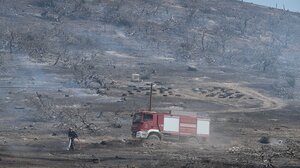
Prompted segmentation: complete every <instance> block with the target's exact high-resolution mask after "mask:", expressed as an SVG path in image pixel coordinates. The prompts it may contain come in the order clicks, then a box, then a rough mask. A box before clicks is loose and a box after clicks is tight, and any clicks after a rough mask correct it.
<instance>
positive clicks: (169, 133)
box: [131, 111, 210, 141]
mask: <svg viewBox="0 0 300 168" xmlns="http://www.w3.org/2000/svg"><path fill="white" fill-rule="evenodd" d="M209 130H210V120H209V118H208V117H207V116H199V115H181V114H179V115H178V114H171V113H160V112H154V111H140V112H137V113H135V114H134V115H133V120H132V127H131V132H132V136H133V137H136V138H143V139H156V140H161V139H164V138H165V137H177V138H178V139H180V140H181V139H190V138H194V139H197V141H199V140H207V138H208V136H209Z"/></svg>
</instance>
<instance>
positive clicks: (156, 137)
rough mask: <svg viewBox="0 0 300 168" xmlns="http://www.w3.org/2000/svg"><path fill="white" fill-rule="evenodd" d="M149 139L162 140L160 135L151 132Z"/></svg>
mask: <svg viewBox="0 0 300 168" xmlns="http://www.w3.org/2000/svg"><path fill="white" fill-rule="evenodd" d="M147 139H149V140H151V141H160V137H159V135H157V134H150V135H149V136H148V138H147Z"/></svg>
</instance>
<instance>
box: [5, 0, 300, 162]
mask: <svg viewBox="0 0 300 168" xmlns="http://www.w3.org/2000/svg"><path fill="white" fill-rule="evenodd" d="M0 30H1V31H0V75H2V77H3V78H4V80H9V79H10V78H9V77H7V76H6V75H7V69H9V68H10V67H9V68H7V67H6V64H7V62H9V60H14V57H12V56H13V55H28V56H29V58H30V61H32V62H34V63H39V64H45V65H47V66H49V67H51V68H52V69H51V68H49V69H51V70H52V71H60V70H61V72H64V73H66V74H67V73H71V74H72V77H73V78H74V80H73V81H72V83H71V84H72V85H76V87H78V88H88V89H90V90H91V91H92V92H91V93H94V94H95V95H97V96H99V97H100V98H101V100H102V98H103V100H106V99H109V100H107V101H108V102H109V101H111V100H110V98H112V97H113V98H115V99H117V100H116V102H114V103H115V104H113V103H111V102H109V103H107V104H105V103H99V102H98V101H99V99H96V100H93V101H94V103H90V102H89V101H90V99H88V98H85V97H84V98H81V99H80V100H77V99H76V98H74V97H72V95H70V94H71V91H70V92H69V91H68V89H70V88H63V89H61V88H57V89H56V88H55V89H56V90H55V93H53V90H52V92H51V93H50V92H46V91H44V92H43V90H42V91H34V92H33V94H31V95H29V93H27V92H26V89H28V88H26V89H24V90H25V91H24V90H23V91H19V90H18V91H15V90H13V91H14V92H15V93H14V92H11V91H10V92H9V93H8V94H9V96H11V95H12V94H19V93H20V94H24V95H25V94H26V96H24V97H26V101H22V102H23V103H24V104H27V105H28V106H31V107H32V109H34V110H36V111H38V112H39V115H38V116H37V117H39V118H38V119H37V120H41V121H45V122H53V123H55V124H53V125H52V128H53V129H60V130H62V129H66V128H68V127H70V126H71V127H73V128H75V129H76V130H78V131H79V133H80V134H81V135H89V136H109V135H111V134H113V136H118V135H119V132H122V134H123V133H124V132H123V130H127V131H128V130H129V126H128V125H129V124H130V120H127V121H126V122H127V123H126V122H124V121H123V120H125V119H124V118H126V117H127V118H126V119H128V118H129V117H128V116H129V113H132V111H134V110H136V109H137V108H140V107H145V106H148V104H147V103H148V102H146V101H139V100H135V99H134V97H137V98H136V99H142V98H144V97H148V96H149V94H150V91H149V90H150V89H149V85H146V84H145V85H142V84H140V85H139V83H138V84H137V83H135V84H137V85H133V86H130V85H129V84H127V83H126V82H128V81H129V80H130V78H131V76H130V75H131V74H134V73H137V72H138V73H139V75H141V76H140V77H141V80H143V81H146V82H154V83H155V84H156V85H157V88H155V89H156V90H154V91H153V95H154V96H156V98H157V100H156V101H157V102H156V103H157V104H159V103H161V102H163V101H165V100H167V98H169V99H170V100H172V101H173V102H171V103H169V104H171V105H170V106H172V107H174V108H175V109H176V108H178V109H181V108H182V109H185V108H187V107H189V104H188V102H187V100H185V99H181V98H182V97H184V96H183V95H182V93H179V92H176V91H177V88H175V89H173V88H172V87H173V86H172V87H171V86H168V85H167V84H166V83H167V82H166V81H164V80H165V79H170V78H172V79H173V78H174V79H173V81H172V80H170V81H171V82H170V81H168V82H169V83H168V84H170V83H171V84H172V82H174V81H175V80H176V81H178V82H186V83H189V82H190V80H187V81H185V80H186V79H187V78H189V77H191V78H193V79H194V77H195V78H198V77H199V78H200V77H201V79H202V77H203V80H199V81H200V82H202V81H205V80H209V79H211V80H212V81H213V80H215V81H214V82H216V83H218V82H220V81H222V82H224V81H226V82H228V81H230V82H233V83H234V82H236V83H239V82H244V83H247V86H249V87H252V88H255V89H257V90H259V91H261V92H262V93H267V94H268V95H270V96H274V97H276V98H281V99H282V100H284V101H285V102H288V103H293V102H294V101H295V102H297V101H298V100H299V94H298V93H299V89H300V88H299V75H300V74H299V65H300V63H299V62H300V61H299V58H298V55H299V52H300V50H299V46H300V31H299V30H300V14H299V13H294V12H290V11H287V10H279V9H274V8H267V7H259V6H255V5H253V4H249V3H245V2H242V1H238V0H174V1H169V0H130V1H126V0H23V1H18V0H0ZM15 60H17V61H22V59H20V60H19V59H15ZM9 66H11V65H9ZM11 69H12V68H11ZM49 71H50V70H49ZM30 73H34V72H30ZM14 75H15V74H14ZM207 76H208V77H207ZM17 77H18V76H17V75H16V76H13V77H11V78H13V79H14V78H17ZM160 77H161V78H160ZM176 77H178V78H176ZM181 77H186V78H181ZM204 77H207V78H204ZM32 78H33V77H32ZM124 81H126V82H124ZM31 82H32V83H34V82H35V81H34V79H31ZM200 82H199V83H200ZM8 84H9V85H11V83H8ZM143 84H144V83H143ZM70 90H71V89H70ZM189 91H191V92H193V93H194V94H197V96H198V97H201V98H202V99H203V100H205V103H208V102H207V100H211V101H219V102H221V104H222V102H226V101H227V102H228V101H230V102H231V103H232V104H234V103H236V104H237V106H242V105H241V103H242V102H244V101H245V102H246V101H248V104H247V103H244V106H246V105H247V106H249V107H257V108H260V107H261V106H260V105H261V104H263V103H264V102H262V101H260V100H261V99H256V98H255V97H253V95H247V94H244V93H242V92H240V91H239V90H235V89H234V88H230V87H228V88H227V87H216V86H210V85H209V86H207V87H200V86H197V87H193V89H192V88H189ZM21 92H22V93H21ZM28 92H29V91H28ZM57 95H59V96H57ZM254 95H255V94H254ZM9 96H7V97H6V98H3V100H4V99H5V101H3V102H9V101H10V98H9ZM51 96H53V97H51ZM55 96H56V97H55ZM110 96H111V97H110ZM143 96H144V97H143ZM116 97H117V98H116ZM83 99H84V100H83ZM85 99H86V100H85ZM115 99H114V101H115ZM27 100H28V101H27ZM77 101H78V102H77ZM80 101H82V102H80ZM158 101H161V102H158ZM193 101H194V100H191V102H193ZM251 101H252V103H253V102H254V103H253V104H251ZM95 102H96V103H95ZM127 102H130V103H131V104H129V103H128V104H126V103H127ZM141 102H142V103H141ZM145 102H146V103H145ZM178 102H179V103H178ZM194 102H195V101H194ZM249 102H250V103H249ZM270 102H271V103H270V104H271V105H270V107H273V104H272V101H270ZM76 103H77V104H76ZM98 103H99V104H98ZM255 103H256V104H255ZM74 104H75V105H74ZM195 104H197V102H196V103H195ZM224 104H225V103H224ZM236 104H234V105H236ZM245 104H246V105H245ZM257 104H258V105H257ZM5 105H6V104H4V106H5ZM197 105H198V104H197ZM197 105H195V107H193V108H196V109H198V106H197ZM227 105H228V104H227ZM263 105H264V104H263ZM158 106H159V105H158ZM161 106H163V105H161ZM228 106H229V105H228ZM5 107H6V106H5ZM7 108H8V107H7ZM191 108H192V107H191ZM18 109H24V108H23V107H21V108H20V107H15V110H18ZM25 109H26V108H25ZM99 109H101V110H99ZM102 109H104V110H103V111H102ZM26 110H27V109H26ZM264 110H265V109H264ZM293 110H294V111H295V109H292V110H291V108H288V109H285V110H284V113H285V112H286V113H288V114H290V113H292V112H291V111H293ZM0 111H1V109H0ZM124 111H125V112H128V111H130V112H128V113H126V114H125V113H124ZM121 112H123V113H121ZM243 112H244V111H243ZM229 115H232V116H234V117H236V118H234V117H233V118H229V119H228V118H226V117H225V119H223V120H222V119H219V118H218V117H219V116H217V117H216V118H217V119H215V118H214V119H212V123H213V124H216V125H217V126H215V125H214V127H213V128H212V130H217V131H216V132H218V129H220V130H222V131H224V130H225V129H226V128H227V129H228V130H229V131H228V132H229V133H228V134H227V136H232V135H237V134H238V135H237V137H238V138H241V139H242V136H246V135H247V136H252V135H253V134H252V133H253V132H255V133H257V134H255V135H254V136H253V137H251V138H252V139H251V138H250V139H251V140H253V139H257V141H255V142H251V143H249V144H250V145H253V144H255V145H257V144H259V145H257V146H254V147H253V148H251V149H250V148H248V147H246V145H244V146H243V145H241V146H234V147H231V148H230V150H229V151H225V152H224V150H225V149H222V150H223V151H222V152H220V151H218V150H216V151H214V152H215V153H213V154H211V153H212V152H211V151H209V150H215V149H217V148H218V147H214V146H213V145H212V147H211V148H209V149H208V150H207V151H208V152H207V151H205V152H207V153H204V154H205V155H206V154H207V158H206V156H205V157H202V156H201V157H200V156H199V157H198V156H197V155H198V154H199V153H197V152H195V153H193V152H192V153H190V155H187V156H184V155H180V154H178V153H176V152H178V151H175V152H174V149H173V146H172V145H170V144H168V145H169V146H168V145H166V147H167V148H168V147H169V148H170V151H172V150H173V153H172V152H170V153H172V154H171V155H169V152H165V153H163V152H161V151H160V150H161V149H159V148H160V146H159V145H158V147H157V146H155V145H154V146H153V145H152V146H151V148H147V151H146V154H145V153H143V152H140V153H139V152H137V155H140V154H141V155H142V154H143V156H141V158H138V159H140V160H142V161H141V162H142V163H143V164H144V163H145V164H146V165H145V167H147V166H148V167H160V166H161V167H167V166H170V165H174V166H179V165H180V166H181V167H199V166H203V167H266V168H269V167H276V165H283V164H284V163H287V162H288V161H289V160H292V161H293V162H295V164H297V162H298V163H299V159H300V158H299V151H300V149H299V141H297V140H296V138H297V137H298V135H297V136H295V135H292V133H294V132H293V131H295V130H296V129H298V128H297V124H295V123H296V122H295V121H294V120H292V119H291V120H292V122H291V124H295V125H296V126H295V125H293V126H290V125H289V128H288V127H286V128H285V126H284V124H286V123H285V122H287V121H289V120H287V119H286V118H284V116H285V114H284V115H283V114H281V113H276V115H275V116H277V117H278V116H279V117H282V118H283V119H282V120H281V118H280V119H276V118H273V116H272V115H270V114H269V112H268V111H267V112H265V111H263V113H261V114H259V117H253V116H252V118H251V119H249V118H250V117H249V116H247V115H246V114H244V113H243V114H234V115H233V114H229ZM269 115H270V116H269ZM293 115H294V116H295V118H294V119H297V117H298V115H297V114H294V113H293ZM124 116H125V117H124ZM243 117H245V118H243ZM247 117H248V118H247ZM241 118H242V119H241ZM291 118H293V116H292V117H291ZM298 118H299V117H298ZM218 119H219V120H218ZM269 119H270V120H269ZM265 120H268V122H266V121H265ZM122 121H123V122H122ZM258 121H260V123H259V122H258ZM223 122H225V123H226V122H228V123H229V122H230V124H232V125H230V124H229V125H230V126H232V127H234V128H231V127H230V128H228V127H229V126H228V127H226V125H225V124H224V123H223ZM265 122H266V123H265ZM228 123H226V124H228ZM244 123H245V124H249V125H250V126H248V127H247V128H239V126H241V125H242V127H243V126H244V125H243V124H244ZM261 123H264V124H266V126H265V125H262V126H261V127H259V128H258V129H257V128H256V126H257V125H260V124H261ZM270 123H271V124H270ZM51 124H52V123H51ZM123 124H124V125H125V126H124V125H123ZM126 124H127V125H126ZM218 124H219V125H218ZM222 124H224V125H225V126H224V125H222ZM251 124H252V125H251ZM126 126H127V127H128V129H127V127H126ZM223 126H224V128H223ZM124 127H125V128H124ZM220 127H222V128H220ZM244 127H245V126H244ZM250 127H251V128H250ZM252 127H253V128H252ZM274 127H275V128H277V129H275V128H274ZM26 129H27V128H26ZM243 129H244V130H246V131H248V132H246V131H245V132H242V131H241V130H243ZM249 129H250V130H251V131H249ZM274 129H275V131H274ZM288 129H289V131H290V132H288V133H286V132H284V131H285V130H288ZM115 130H121V131H119V132H117V131H115ZM22 131H23V130H22ZM114 131H115V132H114ZM226 131H227V130H226ZM276 131H277V132H279V133H281V134H284V135H282V136H281V137H280V136H279V137H278V141H277V139H276V143H275V145H274V141H272V140H273V139H271V138H269V136H265V133H266V132H267V133H270V134H271V133H274V132H276ZM280 131H281V132H280ZM58 132H59V131H58ZM224 132H225V131H224ZM277 132H276V133H277ZM279 133H278V134H279ZM285 133H286V134H285ZM124 134H125V133H124ZM248 134H249V135H248ZM274 134H275V133H274ZM54 135H55V136H57V135H59V133H56V132H55V133H53V136H54ZM257 136H262V137H257ZM276 136H278V135H276ZM233 137H234V136H233ZM245 139H246V138H245ZM36 141H37V140H36ZM245 141H247V140H245ZM117 142H118V143H120V144H121V145H120V146H122V148H124V150H125V151H126V150H128V151H129V152H132V151H131V149H127V148H126V145H129V146H130V145H131V146H130V147H132V146H133V145H132V144H130V143H140V142H131V141H125V140H124V139H123V137H122V138H119V140H118V141H117ZM5 143H6V141H5ZM106 143H107V142H106V141H102V142H101V143H94V144H92V145H95V146H97V147H100V148H101V149H107V146H108V145H107V144H106ZM249 144H248V145H249ZM138 145H141V144H138ZM164 145H165V144H164ZM170 146H171V147H170ZM135 147H136V146H135ZM138 147H140V146H138ZM138 147H136V148H138ZM206 147H207V146H205V147H204V148H203V149H204V150H206ZM125 148H126V149H125ZM171 148H172V149H171ZM175 148H176V147H175ZM207 148H208V147H207ZM143 149H144V148H143ZM176 149H178V148H176ZM181 149H182V150H185V149H183V147H182V148H180V150H181ZM118 150H119V149H118ZM89 152H90V151H89ZM93 152H94V151H92V152H91V153H93ZM110 152H111V151H110ZM113 152H115V151H113ZM159 152H161V153H159ZM189 152H190V151H189ZM223 152H224V153H223ZM157 153H159V154H161V155H163V156H160V155H156V154H157ZM187 153H188V152H187ZM135 154H136V153H135ZM227 154H230V156H228V158H226V159H227V160H226V159H224V158H222V157H221V158H217V159H216V158H215V157H216V156H218V157H219V156H224V155H227ZM49 155H50V154H49ZM51 155H52V154H51ZM145 155H147V156H145ZM148 155H150V156H151V159H150V160H151V161H155V162H152V163H151V164H147V159H148V158H147V157H148ZM166 155H168V156H169V157H167V158H164V157H166ZM0 156H1V157H2V155H0ZM127 156H128V155H127ZM93 158H94V155H93ZM129 158H130V157H128V158H126V157H124V158H123V157H120V156H118V155H116V156H114V157H111V156H109V157H106V158H105V157H103V158H102V160H101V159H100V162H101V161H103V162H105V161H107V160H112V162H113V161H115V160H118V161H120V162H121V161H122V160H127V161H128V160H129V161H130V162H131V161H132V160H131V159H129ZM22 159H23V158H22ZM75 159H76V158H75ZM143 159H144V160H143ZM160 159H162V160H164V159H165V160H166V162H159V160H160ZM277 159H278V160H277ZM280 159H281V160H280ZM224 160H225V161H224ZM228 160H230V161H228ZM68 161H72V160H68ZM95 161H96V162H97V163H98V162H99V160H98V159H97V158H96V160H95ZM149 162H150V161H149ZM291 164H293V165H294V163H291ZM0 165H1V158H0ZM0 167H1V166H0ZM79 167H93V165H92V166H91V164H89V163H87V164H86V163H84V162H83V163H80V164H79ZM108 167H109V166H108ZM127 167H128V165H127ZM279 167H280V166H279Z"/></svg>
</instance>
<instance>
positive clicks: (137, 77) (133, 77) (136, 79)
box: [131, 74, 140, 82]
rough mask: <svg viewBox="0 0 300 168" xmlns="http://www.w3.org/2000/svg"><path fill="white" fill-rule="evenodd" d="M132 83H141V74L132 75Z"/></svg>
mask: <svg viewBox="0 0 300 168" xmlns="http://www.w3.org/2000/svg"><path fill="white" fill-rule="evenodd" d="M131 81H132V82H139V81H140V74H132V75H131Z"/></svg>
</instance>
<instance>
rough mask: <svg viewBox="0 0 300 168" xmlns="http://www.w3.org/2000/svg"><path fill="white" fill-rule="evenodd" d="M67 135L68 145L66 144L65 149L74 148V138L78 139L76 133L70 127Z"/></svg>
mask: <svg viewBox="0 0 300 168" xmlns="http://www.w3.org/2000/svg"><path fill="white" fill-rule="evenodd" d="M68 137H69V145H68V148H67V150H74V149H75V141H74V140H75V139H77V140H78V141H79V138H78V135H77V133H76V132H75V131H74V130H73V129H72V128H69V131H68Z"/></svg>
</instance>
